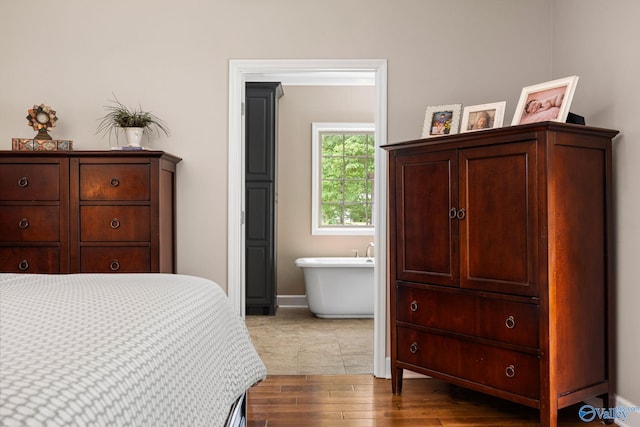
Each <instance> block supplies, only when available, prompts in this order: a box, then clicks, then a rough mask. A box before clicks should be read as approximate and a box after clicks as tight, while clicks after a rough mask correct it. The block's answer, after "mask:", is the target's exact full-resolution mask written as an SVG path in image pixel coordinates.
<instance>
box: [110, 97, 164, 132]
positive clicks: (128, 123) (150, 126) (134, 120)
mask: <svg viewBox="0 0 640 427" xmlns="http://www.w3.org/2000/svg"><path fill="white" fill-rule="evenodd" d="M109 102H110V104H109V105H106V106H105V109H106V110H107V113H106V114H105V115H104V116H103V117H102V118H101V119H100V124H99V125H98V133H104V134H108V135H109V138H111V135H112V134H113V133H115V134H116V139H117V137H118V132H117V131H118V129H119V128H123V129H124V128H128V127H137V128H142V129H143V134H144V135H147V136H148V135H149V134H152V133H153V132H156V133H158V135H159V134H160V132H162V133H164V134H165V135H167V136H169V135H170V131H169V127H168V126H167V123H166V122H165V121H164V120H162V119H160V118H158V117H157V116H156V115H155V114H153V113H150V112H148V111H143V110H142V107H140V106H138V108H137V109H135V108H129V107H127V106H126V105H124V104H122V103H121V102H120V101H119V100H118V98H116V96H115V95H114V96H113V99H112V100H110V101H109Z"/></svg>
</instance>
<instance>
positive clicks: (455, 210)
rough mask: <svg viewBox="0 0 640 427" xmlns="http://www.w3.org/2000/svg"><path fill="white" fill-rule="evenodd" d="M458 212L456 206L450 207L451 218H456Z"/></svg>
mask: <svg viewBox="0 0 640 427" xmlns="http://www.w3.org/2000/svg"><path fill="white" fill-rule="evenodd" d="M457 214H458V210H457V209H456V208H451V209H449V218H451V219H454V218H455V217H456V215H457Z"/></svg>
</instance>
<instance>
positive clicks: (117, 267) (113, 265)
mask: <svg viewBox="0 0 640 427" xmlns="http://www.w3.org/2000/svg"><path fill="white" fill-rule="evenodd" d="M109 267H110V268H111V271H118V270H120V263H119V262H118V260H117V259H114V260H113V261H111V265H110V266H109Z"/></svg>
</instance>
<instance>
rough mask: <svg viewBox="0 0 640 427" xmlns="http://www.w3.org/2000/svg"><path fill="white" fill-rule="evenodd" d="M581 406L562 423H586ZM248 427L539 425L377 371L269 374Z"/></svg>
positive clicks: (433, 385)
mask: <svg viewBox="0 0 640 427" xmlns="http://www.w3.org/2000/svg"><path fill="white" fill-rule="evenodd" d="M580 406H581V405H576V406H572V407H569V408H565V409H563V410H562V411H561V412H560V415H559V423H558V425H559V426H563V427H565V426H584V425H589V424H600V423H599V422H596V421H594V422H592V423H585V422H582V421H581V420H580V419H579V418H578V409H579V408H580ZM247 418H248V423H247V426H248V427H258V426H259V427H277V426H305V427H315V426H323V427H324V426H331V427H333V426H336V427H342V426H350V427H364V426H377V427H380V426H411V427H422V426H425V427H426V426H467V427H468V426H485V427H487V426H493V427H497V426H536V425H539V422H538V411H537V410H535V409H532V408H528V407H525V406H521V405H517V404H515V403H511V402H508V401H505V400H502V399H497V398H494V397H491V396H487V395H485V394H482V393H477V392H474V391H471V390H467V389H464V388H460V387H456V386H453V385H450V384H447V383H445V382H442V381H440V380H436V379H423V378H421V379H405V380H404V384H403V392H402V395H400V396H393V394H392V393H391V384H390V381H389V380H385V379H379V378H374V377H373V376H372V375H282V376H278V375H276V376H268V377H267V379H266V380H265V381H262V382H261V383H259V384H257V385H256V386H254V387H252V388H251V389H250V390H249V394H248V417H247Z"/></svg>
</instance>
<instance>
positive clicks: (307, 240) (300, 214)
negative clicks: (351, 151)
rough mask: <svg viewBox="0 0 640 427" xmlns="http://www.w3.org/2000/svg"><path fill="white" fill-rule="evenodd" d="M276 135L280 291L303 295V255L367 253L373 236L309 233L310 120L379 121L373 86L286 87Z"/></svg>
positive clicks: (278, 289)
mask: <svg viewBox="0 0 640 427" xmlns="http://www.w3.org/2000/svg"><path fill="white" fill-rule="evenodd" d="M284 93H285V95H284V96H283V97H282V98H280V105H279V106H280V109H279V114H280V118H279V138H278V246H277V254H278V264H277V280H276V282H277V293H278V295H304V294H305V290H304V278H303V276H302V271H301V270H300V268H298V267H296V266H295V264H294V261H295V259H296V258H299V257H311V256H353V253H352V250H353V249H357V250H358V251H359V253H360V255H362V256H364V254H365V250H366V247H367V244H368V243H369V242H372V241H373V236H312V235H311V123H313V122H370V123H373V122H374V120H375V102H376V100H375V88H374V87H373V86H369V87H363V86H360V87H353V86H285V87H284Z"/></svg>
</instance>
